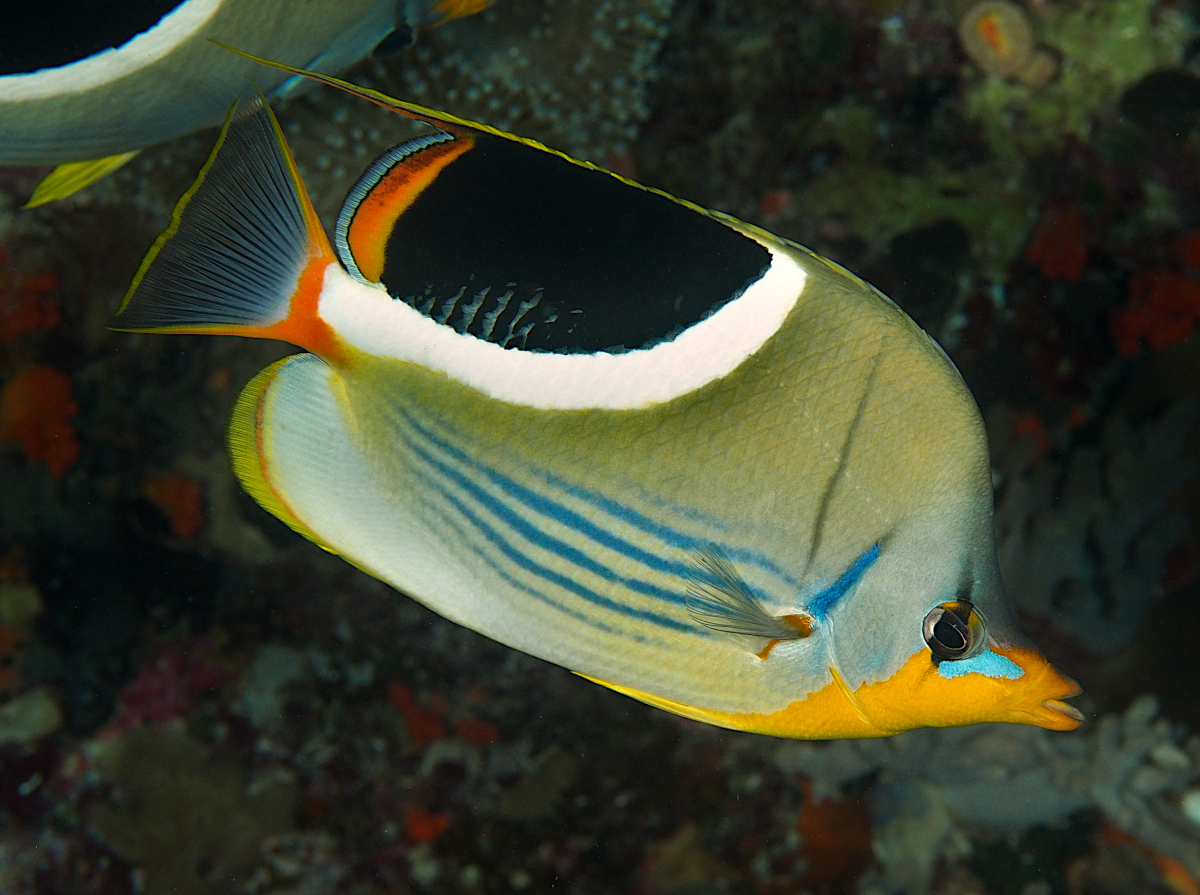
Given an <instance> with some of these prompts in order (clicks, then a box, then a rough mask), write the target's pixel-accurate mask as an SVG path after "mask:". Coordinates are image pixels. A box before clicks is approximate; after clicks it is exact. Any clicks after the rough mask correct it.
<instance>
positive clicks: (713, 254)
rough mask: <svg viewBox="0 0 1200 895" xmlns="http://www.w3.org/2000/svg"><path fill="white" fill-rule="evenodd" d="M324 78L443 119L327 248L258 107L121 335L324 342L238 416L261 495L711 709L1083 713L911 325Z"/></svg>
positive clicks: (334, 547) (570, 176)
mask: <svg viewBox="0 0 1200 895" xmlns="http://www.w3.org/2000/svg"><path fill="white" fill-rule="evenodd" d="M319 80H321V81H323V82H325V83H327V84H331V85H334V86H336V87H339V88H341V89H343V90H346V91H349V92H350V93H353V94H357V95H358V96H360V97H363V98H365V99H367V100H370V101H372V102H375V103H377V104H379V105H381V106H383V107H385V108H387V109H391V110H393V111H395V112H396V113H398V114H401V115H405V116H408V117H409V118H412V119H416V120H418V121H421V122H425V123H426V124H428V125H431V126H432V127H431V130H430V131H429V132H428V133H426V134H424V135H422V136H418V137H416V138H415V139H412V140H409V141H408V142H405V143H402V144H400V145H399V146H396V147H395V148H393V149H391V150H390V151H388V152H386V153H384V154H383V155H382V156H380V157H379V158H378V159H376V160H375V161H374V163H372V164H371V165H370V167H368V168H367V169H366V171H365V173H364V174H363V175H362V177H361V179H360V180H359V181H358V183H357V184H356V185H355V186H354V187H353V189H352V190H351V191H350V194H349V196H348V198H347V199H346V202H345V205H344V207H343V208H342V210H341V214H340V216H339V218H338V221H337V227H336V231H335V233H334V238H333V245H332V246H331V245H330V242H329V240H328V238H327V237H326V234H325V232H324V231H323V229H322V227H321V224H320V222H319V221H318V219H317V217H316V215H315V213H314V211H313V207H312V205H311V204H310V202H309V198H308V196H307V194H306V192H305V188H304V184H303V182H302V180H301V177H300V174H299V173H298V170H297V167H296V164H295V162H294V161H293V159H292V157H291V155H290V154H289V151H288V148H287V144H286V142H285V140H284V137H283V133H282V132H281V130H280V127H279V125H278V123H277V122H276V120H275V119H274V117H273V115H272V114H271V112H270V110H269V108H268V107H267V106H266V105H265V104H264V102H263V101H262V99H261V98H259V97H253V98H250V99H244V100H242V102H241V104H240V105H238V106H237V108H236V109H235V110H234V111H233V112H232V113H231V114H230V118H229V120H228V121H227V123H226V125H225V128H224V130H223V131H222V133H221V136H220V139H219V140H218V142H217V146H216V148H215V149H214V150H213V153H212V155H211V157H210V158H209V160H208V162H207V164H206V165H205V166H204V169H203V170H202V172H201V174H200V176H199V178H198V180H197V181H196V183H195V185H194V186H193V187H192V189H191V190H190V191H189V192H188V193H187V194H186V195H185V196H184V197H183V199H182V200H180V202H179V205H178V206H177V207H176V209H175V212H174V217H173V219H172V221H171V224H170V226H169V227H168V229H167V230H166V232H165V233H163V235H162V236H161V237H160V238H159V240H158V242H157V243H156V244H155V245H154V247H153V248H152V249H151V251H150V253H149V254H148V256H147V257H146V259H145V261H144V262H143V263H142V266H141V269H140V270H139V272H138V274H137V277H136V279H135V280H134V282H133V285H132V286H131V287H130V290H129V293H128V295H127V296H126V298H125V301H124V303H123V305H122V306H121V309H120V311H119V313H118V315H117V317H116V320H115V322H114V328H116V329H119V330H126V331H135V332H183V333H216V334H229V335H242V336H252V337H258V338H268V339H281V340H285V341H287V342H290V343H292V344H295V345H297V346H299V347H301V348H303V349H304V353H300V354H295V355H292V356H290V357H288V358H286V359H284V360H282V361H279V362H278V363H275V364H273V365H272V366H270V367H268V368H267V369H266V370H264V371H263V372H262V373H260V374H259V375H258V376H257V377H256V378H255V379H254V380H253V381H252V382H250V384H249V385H248V386H246V388H245V390H244V391H243V392H242V393H241V396H240V398H239V399H238V401H237V404H236V407H235V409H234V411H233V416H232V421H231V423H230V425H229V430H228V445H229V450H230V453H231V455H232V462H233V468H234V470H235V472H236V474H237V477H238V478H239V480H240V481H241V483H242V485H243V486H244V487H245V489H246V490H247V491H248V492H249V493H250V494H251V495H252V496H253V497H254V498H255V500H257V501H258V502H259V503H260V504H261V505H262V506H263V507H265V508H266V509H267V510H269V511H270V512H271V513H273V514H275V515H276V516H278V517H279V518H280V519H282V520H283V521H284V522H286V523H287V524H288V525H290V526H291V527H292V528H293V529H295V530H296V531H298V532H300V533H301V534H303V535H304V536H306V537H307V538H309V539H311V540H313V541H315V542H316V543H318V544H320V545H321V546H323V547H324V548H326V549H327V550H330V551H333V552H335V553H337V554H340V555H341V556H343V557H345V558H346V559H347V560H348V561H350V562H351V563H353V564H354V565H356V566H357V567H359V568H360V569H362V570H364V571H366V572H368V573H369V574H371V575H374V576H375V577H377V578H379V579H382V580H383V581H385V582H387V583H388V584H390V585H392V586H393V587H395V588H396V589H397V590H399V591H401V592H403V593H405V594H407V595H409V596H411V597H413V598H415V599H417V600H419V601H420V602H421V603H423V604H425V605H426V606H428V607H430V608H431V609H433V610H434V611H436V612H438V613H440V614H441V615H443V616H445V617H446V618H448V619H451V620H452V621H455V622H458V623H459V624H462V625H465V626H467V627H469V628H472V629H474V630H475V631H478V632H480V633H482V634H485V635H487V636H488V637H491V638H493V639H495V640H498V641H500V642H501V643H505V644H508V645H509V646H511V647H513V648H515V649H519V650H523V651H525V652H527V653H530V654H532V655H534V656H538V657H541V658H542V659H546V660H548V661H550V662H554V663H557V664H559V665H562V666H565V667H566V668H568V669H571V670H572V671H574V672H577V673H578V674H580V675H583V676H584V677H587V678H589V679H591V680H594V681H596V682H598V683H601V684H604V685H605V686H608V687H611V688H612V689H614V690H616V691H618V692H620V693H624V694H627V695H629V696H632V697H634V698H636V699H640V700H642V701H644V702H647V703H650V704H651V705H654V706H658V707H660V708H663V709H666V710H668V711H671V712H676V713H678V714H680V715H684V716H686V717H688V718H693V719H698V720H701V721H706V722H709V723H712V724H716V725H721V726H724V727H730V728H738V729H742V730H749V731H755V732H759V733H767V734H776V735H780V736H791V737H814V738H831V737H870V736H882V735H887V734H893V733H897V732H899V731H903V730H907V729H910V728H914V727H921V726H953V725H963V724H973V723H976V722H985V721H1011V722H1017V723H1021V724H1032V725H1039V726H1042V727H1046V728H1051V729H1054V730H1070V729H1073V728H1075V727H1076V726H1077V725H1078V724H1079V723H1080V721H1081V720H1082V717H1083V716H1082V715H1081V714H1080V713H1079V712H1078V711H1077V710H1076V709H1075V708H1073V707H1072V706H1070V705H1069V704H1067V703H1065V702H1063V701H1062V700H1063V699H1065V698H1068V697H1071V696H1073V695H1075V694H1077V693H1078V692H1079V688H1078V686H1077V685H1076V684H1075V683H1074V682H1073V681H1071V680H1070V679H1068V678H1066V677H1064V676H1063V675H1061V674H1060V673H1059V672H1058V671H1056V670H1055V669H1054V668H1053V667H1052V666H1051V665H1050V664H1049V663H1048V662H1047V660H1046V659H1045V658H1044V657H1043V656H1042V655H1041V654H1040V653H1039V652H1038V651H1037V650H1036V649H1035V648H1033V647H1032V646H1030V645H1029V644H1028V643H1027V642H1026V641H1025V640H1024V639H1023V638H1022V637H1021V635H1020V634H1019V633H1018V631H1017V630H1016V628H1015V626H1014V624H1013V621H1012V619H1011V617H1010V614H1009V610H1008V607H1007V605H1006V602H1005V597H1004V593H1003V590H1002V587H1001V581H1000V575H999V571H998V569H997V564H996V556H995V547H994V536H993V523H992V480H991V473H990V466H989V461H988V454H987V444H986V437H985V434H984V429H983V426H982V423H981V420H980V415H979V412H978V409H977V407H976V405H975V402H974V400H973V399H972V397H971V394H970V393H969V391H968V390H967V388H966V386H965V384H964V383H963V381H962V379H961V377H960V376H959V374H958V372H957V370H956V369H955V368H954V366H953V364H952V363H951V362H950V360H949V359H948V358H947V356H946V355H945V354H944V353H943V352H942V351H941V349H940V348H939V347H938V346H937V344H936V343H935V342H934V341H933V340H932V339H931V338H930V337H929V336H927V335H926V334H925V333H924V332H922V331H921V330H920V329H919V328H918V327H917V326H916V324H914V323H913V321H912V320H910V319H909V318H908V317H907V316H906V315H905V314H904V312H903V311H901V310H900V309H899V308H898V307H897V306H896V305H894V304H893V303H892V302H890V301H889V300H888V299H887V298H885V297H884V296H883V295H881V294H880V293H879V292H877V291H876V290H874V289H872V288H871V287H870V286H868V285H866V284H865V283H863V282H862V281H861V280H859V279H857V278H856V277H854V276H852V275H850V274H849V273H847V272H846V271H845V270H843V269H841V268H840V267H838V266H837V265H835V264H833V263H831V262H829V261H826V260H824V259H822V258H820V257H819V256H817V255H815V254H813V253H812V252H810V251H808V250H806V249H803V248H801V247H800V246H798V245H796V244H794V243H791V242H788V241H787V240H784V239H780V238H778V237H776V236H772V235H771V234H769V233H767V232H765V231H763V230H760V229H758V228H757V227H754V226H750V225H748V224H745V223H742V222H740V221H737V220H734V219H733V218H731V217H729V216H727V215H724V214H720V213H717V212H712V211H706V210H704V209H702V208H699V207H697V206H695V205H691V204H689V203H687V202H682V201H679V200H676V199H674V198H672V197H671V196H668V195H666V194H664V193H661V192H658V191H656V190H652V189H647V188H644V187H641V186H639V185H637V184H635V183H632V182H630V181H629V180H626V179H624V178H621V177H618V176H616V175H614V174H611V173H609V172H607V171H604V170H602V169H600V168H597V167H595V166H593V165H590V164H585V163H581V162H578V161H575V160H573V159H571V158H569V157H567V156H565V155H563V154H562V153H559V152H555V151H553V150H550V149H547V148H546V147H544V146H542V145H539V144H537V143H534V142H531V141H529V140H525V139H521V138H519V137H515V136H512V135H510V134H506V133H502V132H500V131H498V130H495V129H493V128H491V127H488V126H485V125H482V124H478V123H475V122H471V121H466V120H463V119H460V118H457V117H454V116H452V115H449V114H444V113H441V112H436V111H433V110H431V109H427V108H423V107H421V106H417V105H413V104H411V103H407V102H402V101H399V100H395V99H391V98H389V97H386V96H384V95H382V94H380V93H377V92H374V91H371V90H365V89H361V88H358V87H355V86H353V85H350V84H348V83H345V82H342V81H338V80H336V79H333V78H329V77H323V76H321V77H319Z"/></svg>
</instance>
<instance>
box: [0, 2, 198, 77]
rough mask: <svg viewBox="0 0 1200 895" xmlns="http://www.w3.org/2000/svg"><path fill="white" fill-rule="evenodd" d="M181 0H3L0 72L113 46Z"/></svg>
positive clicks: (65, 60) (56, 62)
mask: <svg viewBox="0 0 1200 895" xmlns="http://www.w3.org/2000/svg"><path fill="white" fill-rule="evenodd" d="M184 2H186V0H121V2H119V3H114V2H112V0H4V2H3V3H0V75H15V74H23V73H26V72H34V71H37V70H38V69H42V68H57V67H58V66H60V65H67V64H68V63H71V62H78V61H79V60H80V59H86V58H87V57H88V56H92V55H94V54H96V53H99V52H100V51H102V50H107V49H109V48H111V47H119V46H121V45H122V44H123V43H126V42H127V41H129V40H130V39H132V38H133V37H136V36H137V35H139V34H141V33H142V32H144V31H149V30H150V29H151V28H153V27H154V26H155V25H157V24H158V23H159V22H160V21H161V20H162V18H163V16H165V15H166V14H167V13H169V12H171V10H173V9H176V8H177V7H180V6H182V5H183V3H184Z"/></svg>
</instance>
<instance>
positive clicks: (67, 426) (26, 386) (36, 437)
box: [0, 364, 80, 478]
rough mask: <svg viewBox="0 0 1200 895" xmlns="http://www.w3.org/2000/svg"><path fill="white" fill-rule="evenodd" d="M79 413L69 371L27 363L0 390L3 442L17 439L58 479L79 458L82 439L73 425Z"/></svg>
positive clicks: (31, 456) (25, 451)
mask: <svg viewBox="0 0 1200 895" xmlns="http://www.w3.org/2000/svg"><path fill="white" fill-rule="evenodd" d="M78 412H79V405H77V404H76V403H75V401H74V399H73V398H72V397H71V380H70V378H69V377H68V376H67V375H66V374H65V373H62V372H60V371H59V370H56V369H54V368H53V367H47V366H43V365H41V364H26V365H25V366H24V367H22V368H21V370H20V371H19V372H18V373H17V375H16V376H14V377H13V378H12V379H10V380H9V381H8V382H7V383H6V384H5V386H4V391H3V392H0V443H3V442H11V441H15V442H17V443H18V444H19V445H20V446H21V450H22V451H24V453H25V456H26V457H28V458H29V459H30V460H31V461H33V462H41V463H45V464H46V469H47V470H49V471H50V474H51V475H52V476H54V477H55V478H58V477H60V476H62V474H63V473H65V472H66V471H67V470H68V469H70V468H71V465H72V464H73V463H74V462H75V461H76V460H77V459H79V454H80V446H79V439H78V438H77V437H76V434H75V427H74V426H72V425H71V420H72V418H74V416H75V415H76V414H77V413H78Z"/></svg>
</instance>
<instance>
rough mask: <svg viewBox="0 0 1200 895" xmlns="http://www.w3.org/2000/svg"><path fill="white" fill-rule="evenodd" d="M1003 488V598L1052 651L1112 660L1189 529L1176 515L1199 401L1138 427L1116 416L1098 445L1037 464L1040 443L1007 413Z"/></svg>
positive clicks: (994, 428)
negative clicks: (1017, 435)
mask: <svg viewBox="0 0 1200 895" xmlns="http://www.w3.org/2000/svg"><path fill="white" fill-rule="evenodd" d="M988 418H989V435H990V436H991V443H992V448H993V456H994V457H996V458H998V459H997V468H998V469H999V477H1000V485H999V489H998V492H997V497H996V538H997V544H998V556H999V560H1000V569H1001V573H1002V575H1003V577H1004V582H1005V588H1006V589H1007V591H1008V592H1009V594H1010V595H1011V597H1012V599H1013V601H1014V603H1015V605H1016V608H1017V612H1018V613H1019V614H1020V616H1021V617H1022V619H1023V620H1024V621H1025V623H1026V627H1027V628H1029V629H1030V630H1033V631H1038V632H1042V635H1043V636H1042V641H1043V642H1045V643H1047V644H1048V648H1049V649H1051V651H1056V650H1057V651H1060V652H1063V653H1065V652H1066V651H1067V650H1070V649H1074V650H1076V651H1078V652H1082V653H1090V654H1093V655H1095V654H1105V653H1111V652H1113V651H1115V650H1117V649H1118V648H1120V647H1121V646H1124V645H1126V644H1128V643H1129V642H1130V641H1131V640H1132V639H1133V637H1134V636H1135V635H1136V634H1137V632H1138V630H1139V627H1140V625H1141V621H1142V618H1143V617H1144V616H1145V614H1146V613H1147V612H1148V611H1149V610H1150V607H1151V604H1152V602H1153V600H1154V599H1155V598H1156V597H1158V596H1160V595H1161V592H1158V591H1156V588H1157V586H1158V584H1159V582H1160V581H1161V580H1162V578H1163V572H1164V560H1165V558H1166V556H1167V554H1168V553H1169V552H1170V550H1171V549H1172V548H1173V547H1175V546H1176V545H1177V544H1178V543H1179V541H1180V538H1181V537H1182V536H1183V534H1184V533H1185V532H1186V531H1187V530H1188V523H1187V520H1186V518H1185V517H1183V516H1182V515H1181V514H1179V513H1177V512H1171V511H1169V510H1168V499H1169V497H1170V495H1171V494H1172V492H1173V491H1175V490H1176V489H1178V488H1179V487H1180V486H1182V485H1184V484H1186V483H1187V482H1188V481H1189V480H1190V479H1191V478H1192V476H1193V475H1194V474H1195V472H1196V470H1195V467H1194V466H1193V465H1192V464H1191V463H1189V462H1187V461H1186V460H1183V459H1181V457H1180V452H1181V449H1182V446H1183V440H1184V438H1185V437H1186V436H1187V434H1188V431H1189V430H1190V428H1191V425H1192V422H1193V420H1194V418H1195V407H1194V404H1193V403H1192V402H1188V401H1180V402H1178V403H1176V404H1175V405H1174V406H1173V407H1171V408H1170V409H1169V410H1168V411H1166V412H1165V413H1163V414H1161V415H1160V416H1157V417H1152V418H1150V419H1149V420H1146V421H1145V422H1143V423H1142V424H1141V425H1140V426H1136V427H1135V426H1133V425H1131V424H1130V423H1129V422H1127V421H1125V420H1124V419H1122V418H1121V417H1119V416H1116V415H1113V416H1111V417H1109V418H1108V420H1107V421H1106V422H1105V423H1104V425H1103V427H1102V430H1101V431H1100V432H1099V433H1098V435H1099V438H1098V443H1091V444H1089V443H1086V442H1083V443H1076V444H1074V445H1073V446H1072V448H1071V449H1070V450H1068V451H1066V452H1065V456H1064V457H1063V458H1062V459H1055V458H1051V457H1046V458H1044V459H1041V460H1040V462H1037V449H1038V445H1037V442H1036V439H1030V438H1025V439H1014V438H1013V437H1012V434H1011V433H1012V428H1011V427H1010V426H1009V419H1008V412H1007V411H1006V410H1005V409H1004V408H1000V407H997V408H994V409H993V410H992V411H991V412H990V413H989V417H988Z"/></svg>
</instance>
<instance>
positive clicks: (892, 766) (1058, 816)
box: [775, 697, 1200, 893]
mask: <svg viewBox="0 0 1200 895" xmlns="http://www.w3.org/2000/svg"><path fill="white" fill-rule="evenodd" d="M1156 714H1157V705H1156V703H1155V701H1154V699H1153V698H1150V697H1147V698H1144V699H1141V700H1139V701H1137V702H1135V703H1134V704H1133V705H1132V706H1130V708H1129V710H1128V711H1127V712H1126V713H1125V715H1124V716H1123V717H1112V716H1110V717H1105V718H1102V719H1099V720H1098V721H1097V722H1096V723H1095V724H1094V725H1093V726H1092V727H1091V728H1090V729H1088V730H1086V731H1085V730H1081V731H1079V732H1078V733H1076V734H1072V735H1070V736H1061V737H1056V736H1053V735H1047V733H1046V732H1045V731H1042V730H1037V729H1034V728H1028V727H1020V726H1012V725H983V726H981V727H974V728H964V729H961V730H938V731H932V730H930V731H915V732H911V733H906V734H901V735H900V736H897V737H894V738H892V739H889V740H861V741H848V742H837V743H829V744H810V743H786V744H784V745H781V746H779V747H778V748H777V749H776V752H775V760H776V761H777V762H778V763H779V765H780V767H782V768H783V769H785V770H787V771H789V772H796V773H802V774H804V775H805V777H806V778H807V779H809V780H811V781H812V785H813V787H814V788H815V789H816V791H817V792H818V793H837V792H838V791H839V790H840V788H841V787H843V786H845V785H847V784H848V783H850V782H852V781H855V780H859V779H863V778H867V777H870V776H871V775H878V776H879V782H878V783H877V784H876V787H877V788H879V789H880V791H879V792H878V793H877V794H875V795H873V797H872V800H873V804H874V806H875V808H874V811H875V823H876V824H877V825H878V830H877V832H876V843H877V846H876V850H875V854H876V857H877V858H878V859H879V862H880V870H879V874H878V881H877V884H878V885H879V886H880V887H881V888H882V890H883V891H893V892H901V891H903V892H909V893H919V892H925V891H928V887H929V883H930V880H931V876H932V871H933V868H934V866H935V865H936V863H937V861H938V860H939V859H940V858H943V857H946V856H948V855H949V856H953V855H954V854H956V853H958V852H961V851H962V850H963V849H964V847H968V846H966V844H965V839H964V836H963V833H962V828H961V825H963V824H979V825H984V826H989V827H998V828H1008V829H1021V828H1026V827H1030V826H1033V825H1043V824H1047V823H1051V822H1056V821H1062V820H1064V819H1065V818H1067V817H1068V816H1070V815H1072V814H1073V813H1075V812H1077V811H1079V810H1081V809H1083V808H1087V807H1092V808H1097V809H1099V810H1100V811H1102V812H1104V814H1105V816H1106V817H1107V818H1108V819H1109V820H1110V821H1111V822H1112V823H1113V824H1114V825H1116V826H1117V827H1118V828H1119V829H1121V830H1124V831H1125V832H1127V833H1128V834H1129V835H1131V836H1133V837H1135V838H1136V839H1137V840H1139V841H1141V842H1145V843H1148V844H1150V845H1152V847H1153V848H1154V849H1155V850H1156V851H1158V852H1161V853H1164V854H1166V855H1168V856H1170V857H1171V858H1173V859H1175V860H1177V861H1179V862H1180V863H1181V864H1182V865H1183V866H1184V867H1186V868H1187V870H1188V872H1190V873H1191V874H1194V875H1200V828H1198V827H1197V826H1196V825H1195V824H1194V823H1193V822H1192V821H1190V820H1189V819H1188V818H1187V817H1186V816H1185V815H1184V814H1183V812H1182V810H1181V808H1180V800H1181V799H1182V798H1183V797H1184V795H1185V793H1187V792H1188V791H1189V789H1190V787H1192V786H1193V785H1195V783H1196V781H1197V780H1198V779H1200V738H1191V739H1188V740H1184V739H1183V738H1182V737H1181V736H1180V734H1179V732H1178V730H1176V729H1175V728H1173V727H1172V725H1171V724H1169V723H1168V722H1167V721H1165V720H1162V719H1157V718H1156Z"/></svg>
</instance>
